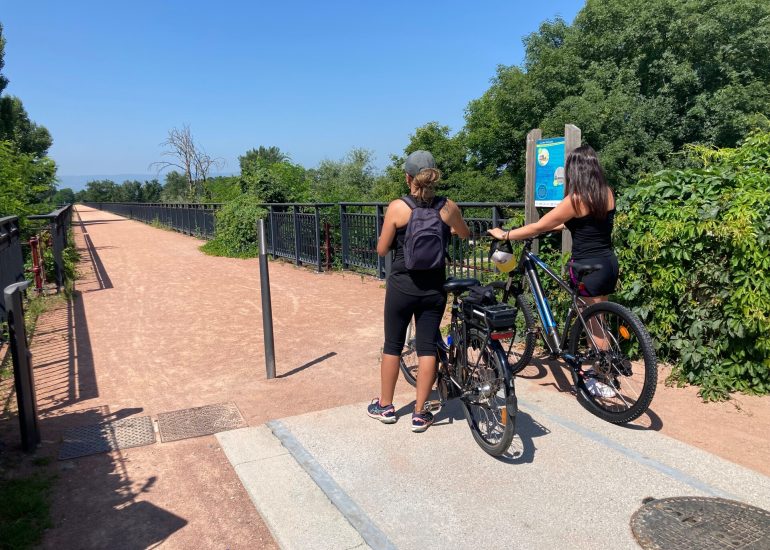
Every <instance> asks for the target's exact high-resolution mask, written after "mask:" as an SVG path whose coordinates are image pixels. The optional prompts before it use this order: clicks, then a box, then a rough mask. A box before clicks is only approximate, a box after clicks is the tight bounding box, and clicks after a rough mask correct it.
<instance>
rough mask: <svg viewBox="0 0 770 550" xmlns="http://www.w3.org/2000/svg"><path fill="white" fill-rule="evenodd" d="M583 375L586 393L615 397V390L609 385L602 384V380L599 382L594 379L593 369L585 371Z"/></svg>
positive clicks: (605, 397)
mask: <svg viewBox="0 0 770 550" xmlns="http://www.w3.org/2000/svg"><path fill="white" fill-rule="evenodd" d="M584 377H585V385H586V389H587V390H588V393H590V394H591V395H593V396H594V397H601V398H603V399H610V398H611V397H615V396H616V395H617V394H616V393H615V390H613V389H612V388H611V387H610V386H608V385H607V384H604V383H603V382H599V381H598V380H597V379H596V373H595V372H594V371H593V370H589V371H586V372H585V373H584Z"/></svg>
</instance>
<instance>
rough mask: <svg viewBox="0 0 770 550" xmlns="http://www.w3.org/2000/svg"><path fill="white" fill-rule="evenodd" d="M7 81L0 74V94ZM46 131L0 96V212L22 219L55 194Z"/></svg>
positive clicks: (1, 52) (0, 58) (0, 43)
mask: <svg viewBox="0 0 770 550" xmlns="http://www.w3.org/2000/svg"><path fill="white" fill-rule="evenodd" d="M4 66H5V38H4V37H3V27H2V25H0V69H3V67H4ZM7 85H8V79H7V78H6V77H5V76H4V75H3V74H2V73H0V93H2V92H3V90H4V89H5V87H6V86H7ZM50 146H51V136H50V134H49V133H48V130H46V129H45V128H43V127H42V126H38V125H37V124H35V123H34V122H32V121H30V119H29V116H27V113H26V111H25V110H24V106H23V105H22V103H21V100H19V99H18V98H16V97H9V96H0V212H1V213H2V214H3V215H18V216H25V215H28V214H31V213H35V212H40V211H42V210H45V209H46V208H47V207H48V206H49V205H48V204H47V203H48V201H49V200H50V198H51V196H52V195H53V193H54V191H55V188H56V187H55V176H56V164H55V163H54V162H53V161H52V160H51V159H50V158H48V157H46V156H45V155H46V153H47V151H48V148H49V147H50Z"/></svg>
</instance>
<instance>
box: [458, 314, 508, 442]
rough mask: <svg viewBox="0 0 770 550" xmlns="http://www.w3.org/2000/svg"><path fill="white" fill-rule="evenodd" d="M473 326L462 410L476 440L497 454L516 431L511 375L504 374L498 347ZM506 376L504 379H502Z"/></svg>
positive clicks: (463, 375)
mask: <svg viewBox="0 0 770 550" xmlns="http://www.w3.org/2000/svg"><path fill="white" fill-rule="evenodd" d="M485 340H486V339H485V337H484V334H483V333H482V332H480V331H478V330H476V329H470V330H469V331H468V346H467V348H466V361H465V364H464V365H462V366H460V365H458V367H460V368H461V369H462V374H461V377H460V378H461V380H462V386H463V396H462V397H461V401H462V404H463V412H464V413H465V418H466V419H467V420H468V425H469V426H470V428H471V433H473V438H474V439H475V440H476V443H478V444H479V446H480V447H481V448H482V449H484V451H485V452H487V453H488V454H490V455H492V456H500V455H501V454H503V453H504V452H505V451H506V450H508V447H510V445H511V440H513V436H514V434H515V432H516V412H517V402H516V392H515V391H514V387H513V376H508V377H506V374H505V369H506V368H507V362H506V359H505V353H504V352H503V349H502V347H500V344H498V343H497V342H495V341H492V340H486V345H484V344H485ZM506 378H507V379H506Z"/></svg>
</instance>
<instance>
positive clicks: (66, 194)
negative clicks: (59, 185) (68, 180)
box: [51, 187, 75, 205]
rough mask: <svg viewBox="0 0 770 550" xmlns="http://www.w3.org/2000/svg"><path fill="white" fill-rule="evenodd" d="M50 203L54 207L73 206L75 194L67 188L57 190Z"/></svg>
mask: <svg viewBox="0 0 770 550" xmlns="http://www.w3.org/2000/svg"><path fill="white" fill-rule="evenodd" d="M51 202H52V203H53V204H54V205H59V204H73V203H74V202H75V192H74V191H73V190H72V189H70V188H69V187H65V188H64V189H58V190H57V191H56V193H54V195H53V197H51Z"/></svg>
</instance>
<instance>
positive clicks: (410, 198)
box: [401, 195, 417, 210]
mask: <svg viewBox="0 0 770 550" xmlns="http://www.w3.org/2000/svg"><path fill="white" fill-rule="evenodd" d="M401 200H402V201H404V202H405V203H406V205H407V206H408V207H409V208H410V209H411V210H414V209H415V208H417V201H415V200H414V197H413V196H412V195H404V196H403V197H401Z"/></svg>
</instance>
